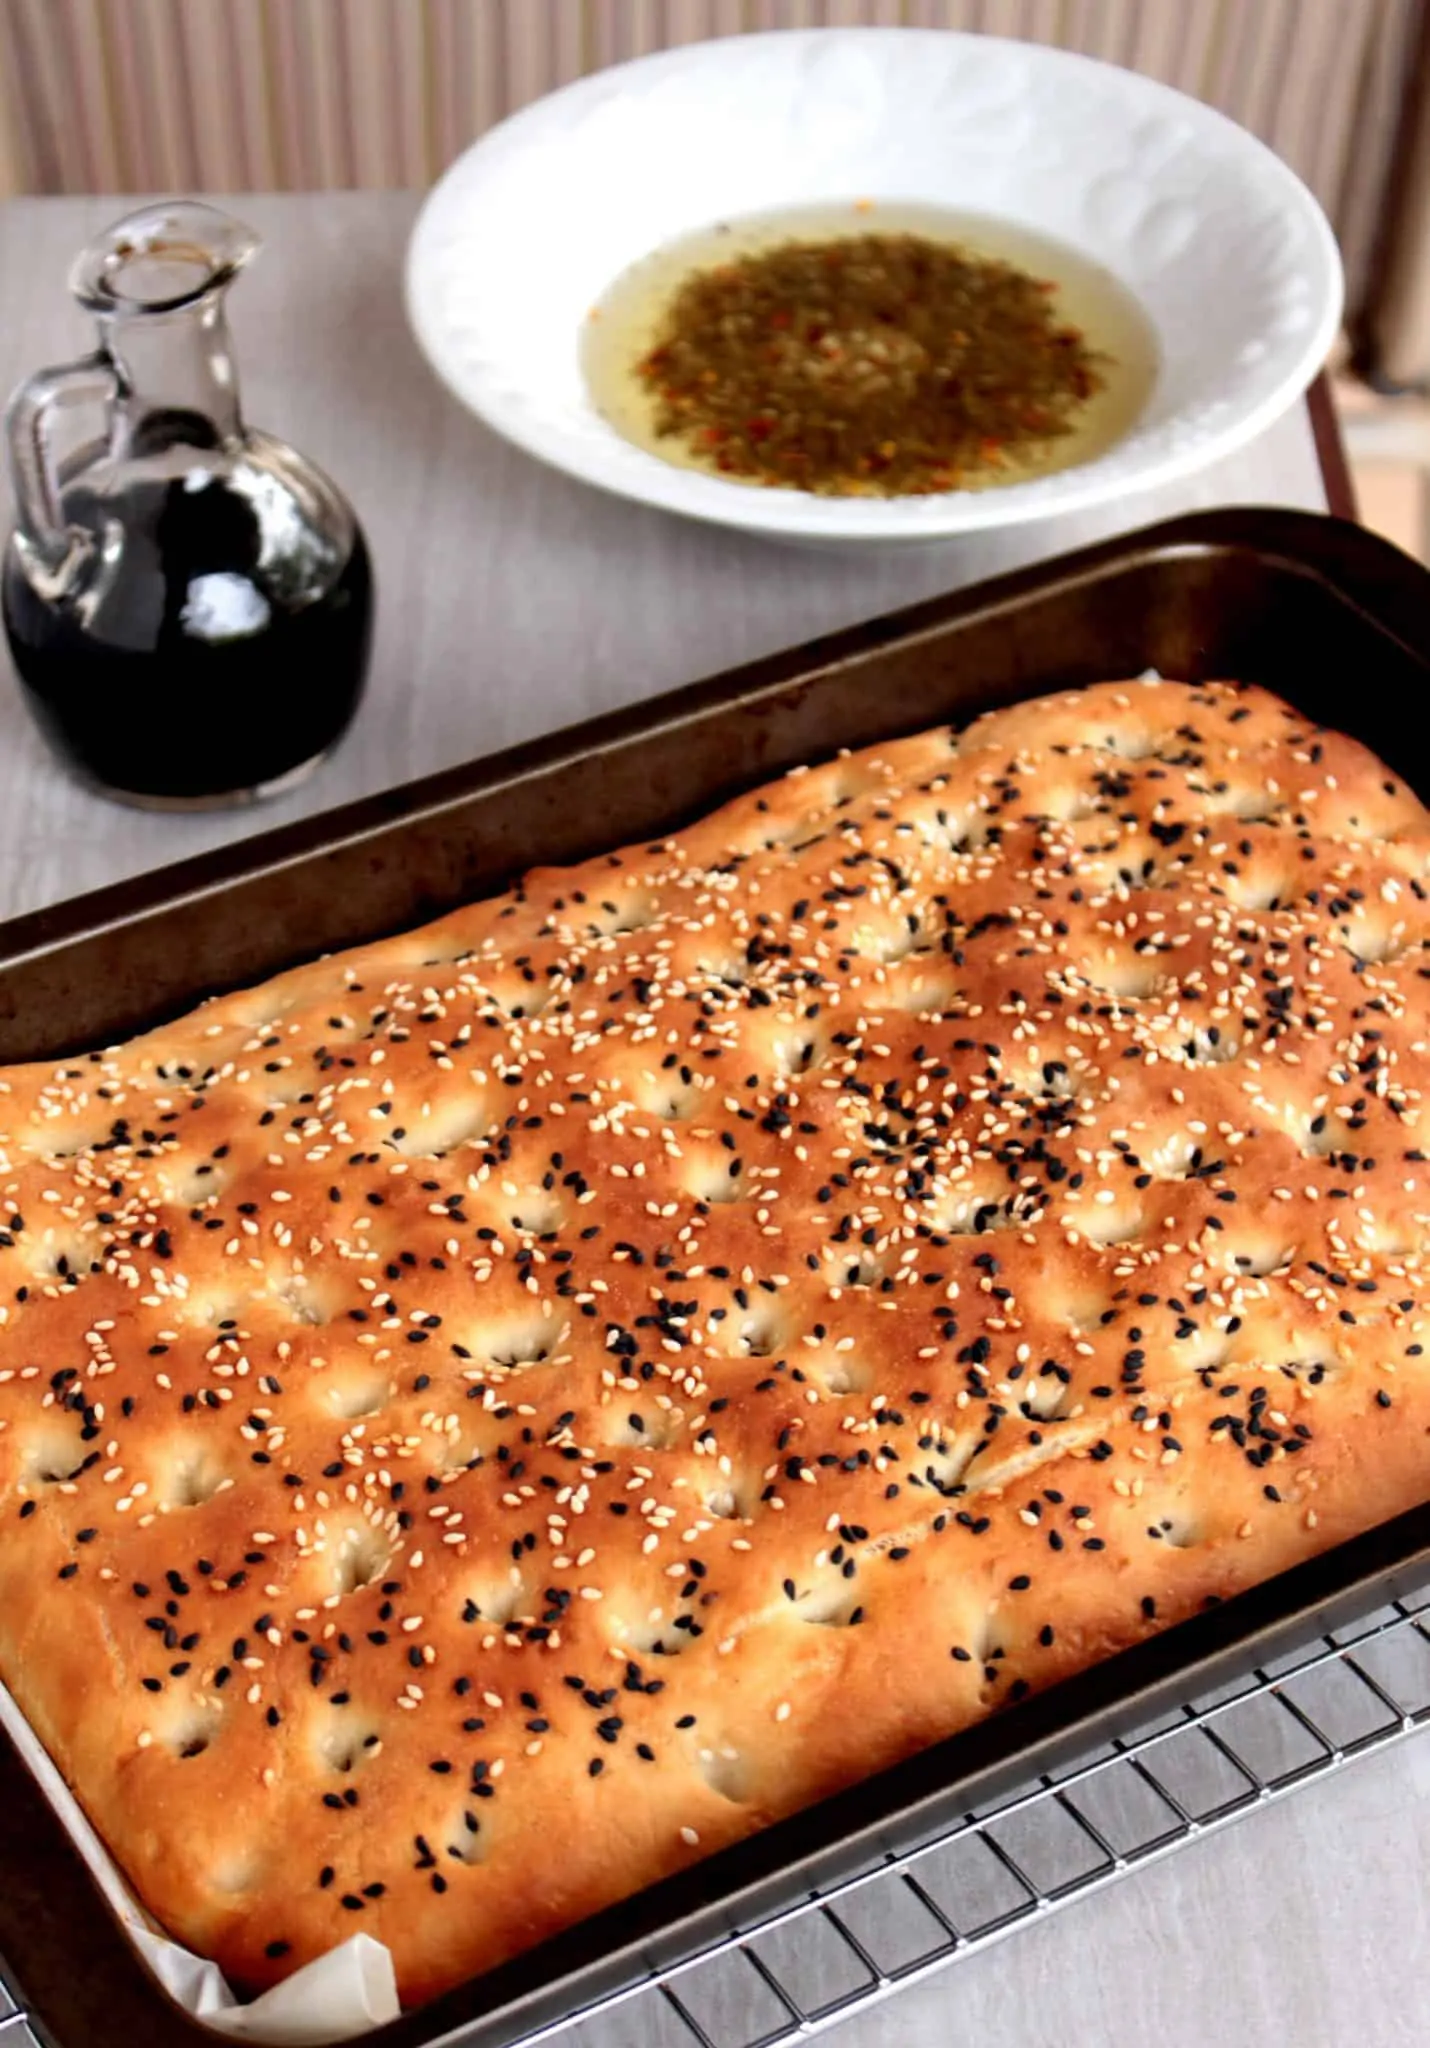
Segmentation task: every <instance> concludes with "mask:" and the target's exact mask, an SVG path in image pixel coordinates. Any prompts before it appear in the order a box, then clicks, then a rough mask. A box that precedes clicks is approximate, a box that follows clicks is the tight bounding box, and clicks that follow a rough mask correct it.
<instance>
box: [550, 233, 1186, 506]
mask: <svg viewBox="0 0 1430 2048" xmlns="http://www.w3.org/2000/svg"><path fill="white" fill-rule="evenodd" d="M1157 361H1158V350H1157V341H1156V335H1155V333H1154V331H1153V328H1152V325H1151V322H1150V321H1149V319H1148V318H1147V315H1146V314H1145V313H1144V312H1143V310H1142V308H1141V306H1140V305H1139V304H1138V303H1137V301H1136V299H1135V298H1134V297H1133V296H1132V294H1131V293H1130V292H1129V291H1128V290H1127V289H1126V288H1125V287H1124V286H1123V285H1121V284H1119V283H1118V281H1117V280H1116V279H1115V278H1114V277H1113V276H1112V275H1111V274H1110V273H1109V272H1107V271H1106V270H1104V269H1102V268H1101V266H1100V265H1098V264H1095V263H1093V262H1091V261H1090V260H1089V259H1088V258H1086V257H1084V256H1081V255H1079V254H1078V253H1077V252H1076V251H1075V250H1072V249H1069V248H1067V247H1065V246H1064V245H1063V244H1061V243H1058V242H1054V241H1051V240H1050V239H1049V238H1047V237H1046V236H1043V235H1040V234H1037V233H1034V232H1033V231H1032V230H1029V229H1026V228H1021V227H1016V226H1014V225H1012V224H1011V223H1008V222H1005V221H998V220H993V219H990V218H987V217H984V216H980V215H975V214H963V213H954V212H951V211H948V210H945V209H943V208H939V207H932V206H925V205H915V204H911V203H910V204H902V203H899V204H895V203H885V202H882V201H881V202H878V203H877V204H876V203H872V202H868V201H858V202H846V203H842V204H824V205H820V206H805V207H799V208H787V209H784V210H781V211H779V212H772V213H765V214H758V215H750V216H747V217H745V218H742V219H737V220H731V221H726V222H721V223H719V224H718V225H717V226H715V227H712V228H706V229H703V230H701V231H700V232H698V233H696V234H693V235H688V236H684V237H682V238H680V239H678V240H676V241H673V242H670V243H668V244H666V245H665V246H664V247H662V248H660V249H657V250H655V251H654V252H653V253H651V254H650V255H647V256H644V257H642V258H640V259H639V260H638V261H637V262H636V263H634V264H632V265H631V266H630V268H629V269H627V270H626V271H625V272H623V273H622V275H621V276H620V277H618V278H617V279H616V280H615V281H614V282H613V284H612V285H611V286H610V287H609V289H608V290H607V291H606V293H605V294H604V296H603V297H602V298H601V299H600V301H599V302H598V304H597V305H596V306H595V307H593V308H592V312H591V316H590V319H589V320H588V322H587V323H586V328H585V332H584V335H583V337H582V364H583V369H584V372H585V376H586V381H587V385H588V388H589V390H590V393H591V397H592V400H593V402H594V404H595V406H596V408H597V410H598V411H599V412H600V413H601V414H602V415H603V417H604V418H605V419H606V420H607V422H608V423H609V424H610V425H611V426H612V427H613V428H614V429H615V430H616V431H617V432H618V433H619V434H621V435H622V436H624V438H625V439H627V440H628V441H632V442H634V443H635V444H636V446H638V447H640V448H644V449H647V450H649V451H650V452H651V453H653V454H656V455H659V456H660V457H661V458H662V459H663V460H665V461H667V462H672V463H675V464H677V465H679V466H681V467H684V468H690V469H697V470H702V471H704V472H706V473H708V474H710V475H713V476H718V477H722V478H725V479H727V480H730V481H735V482H741V483H753V484H763V485H770V486H774V487H776V488H785V489H798V490H805V491H814V492H819V493H823V494H829V495H838V496H856V495H862V496H905V495H912V494H918V493H928V492H942V491H950V490H986V489H989V488H993V487H996V486H999V485H1007V484H1013V483H1022V482H1024V481H1026V480H1028V479H1029V478H1032V477H1038V476H1046V475H1050V474H1051V473H1053V472H1054V471H1057V470H1062V469H1070V468H1072V467H1074V466H1075V465H1076V464H1079V463H1085V462H1088V461H1091V460H1092V459H1093V458H1094V457H1096V456H1098V455H1101V454H1102V453H1104V451H1105V450H1106V449H1108V448H1110V447H1111V446H1112V445H1113V444H1114V443H1115V442H1116V441H1118V440H1119V439H1120V438H1121V437H1122V435H1123V434H1125V433H1126V432H1127V430H1128V429H1129V428H1130V427H1131V426H1132V424H1133V422H1134V421H1135V420H1136V419H1137V417H1138V415H1139V414H1140V413H1141V411H1142V409H1143V407H1144V405H1145V404H1146V402H1147V398H1148V395H1149V394H1150V392H1151V390H1152V387H1153V384H1154V383H1155V381H1156V374H1157Z"/></svg>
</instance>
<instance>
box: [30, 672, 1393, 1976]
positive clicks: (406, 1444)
mask: <svg viewBox="0 0 1430 2048" xmlns="http://www.w3.org/2000/svg"><path fill="white" fill-rule="evenodd" d="M1428 864H1430V829H1427V816H1426V812H1425V811H1424V809H1423V808H1422V806H1421V805H1420V803H1419V802H1418V801H1417V799H1416V798H1415V797H1414V796H1413V795H1412V794H1411V792H1410V791H1408V790H1407V789H1405V788H1404V787H1403V786H1402V785H1401V784H1400V783H1399V782H1398V781H1397V780H1396V779H1395V778H1394V777H1392V776H1391V775H1390V774H1389V773H1388V772H1387V771H1386V770H1385V769H1384V768H1383V767H1382V766H1381V765H1380V764H1379V763H1378V762H1377V761H1376V760H1375V759H1374V757H1373V756H1372V755H1371V754H1369V753H1368V752H1367V751H1366V750H1365V749H1364V748H1362V747H1361V746H1359V745H1357V744H1356V743H1354V742H1352V741H1349V740H1347V739H1344V738H1340V737H1337V736H1336V735H1334V734H1331V733H1328V732H1326V731H1323V730H1320V729H1318V728H1316V727H1314V726H1313V725H1312V724H1311V723H1310V722H1309V721H1308V720H1307V719H1305V718H1304V717H1303V716H1301V715H1300V714H1298V713H1295V712H1293V711H1291V710H1289V709H1288V708H1287V707H1286V706H1285V705H1283V704H1281V703H1280V702H1278V701H1277V700H1276V699H1274V698H1273V697H1270V696H1268V695H1266V694H1265V693H1264V692H1262V691H1260V690H1257V689H1242V688H1238V687H1236V686H1233V685H1229V684H1220V683H1218V684H1209V685H1205V686H1198V687H1190V686H1187V685H1182V684H1176V683H1110V684H1103V685H1099V686H1096V687H1093V688H1090V689H1086V690H1082V691H1078V692H1075V693H1072V694H1068V695H1064V696H1057V697H1047V698H1043V699H1041V700H1039V701H1035V702H1030V703H1027V704H1023V705H1020V706H1018V707H1017V708H1015V709H1012V710H1007V711H1001V712H996V713H993V714H990V715H988V716H986V717H984V718H982V719H979V720H977V721H976V722H975V723H974V724H972V725H971V726H970V727H969V728H968V729H967V730H966V731H965V732H963V733H962V734H959V735H951V734H950V733H949V732H948V731H947V730H946V729H941V730H938V731H934V732H930V733H925V734H922V735H920V736H918V737H916V738H913V739H902V740H897V741H893V742H890V743H889V744H887V745H882V746H877V747H874V748H872V749H870V750H868V751H867V752H864V753H860V754H854V755H851V756H845V757H842V758H840V759H838V760H837V761H834V762H831V763H829V764H828V765H826V766H823V767H818V768H814V769H811V770H809V771H806V772H796V773H794V774H792V775H789V776H787V777H785V778H784V779H783V780H781V781H779V782H777V783H775V784H773V785H771V786H770V787H769V788H767V789H765V790H764V791H762V792H757V793H755V794H753V795H749V796H744V797H741V798H740V799H738V800H737V801H735V802H733V803H731V804H729V805H727V806H726V807H725V808H724V809H723V810H721V811H719V812H717V813H716V814H715V815H713V816H712V817H710V818H707V819H706V820H704V821H703V822H701V823H699V824H697V825H694V826H692V827H691V828H690V829H689V830H687V831H684V832H681V833H678V834H677V835H675V836H674V837H673V838H670V839H668V840H663V841H661V842H659V843H658V844H654V845H649V846H643V847H637V848H633V849H627V850H626V851H624V852H621V853H618V854H612V855H610V856H608V857H604V858H600V859H596V860H592V861H589V862H587V863H586V864H585V865H583V866H581V867H577V868H572V869H567V870H539V871H537V872H535V873H533V874H531V875H529V876H528V877H527V879H526V880H525V882H524V883H523V884H522V886H521V887H520V888H518V889H517V890H515V891H514V892H512V893H510V894H508V895H505V896H502V897H499V898H495V899H493V900H491V901H488V902H482V903H477V904H474V905H472V906H471V907H470V908H467V909H463V910H460V911H457V912H455V913H453V914H452V915H451V916H449V917H446V918H443V919H442V920H440V921H439V922H438V923H436V924H433V925H430V926H429V927H428V928H427V929H426V930H424V931H421V932H418V933H415V934H412V935H409V936H404V937H402V938H399V939H394V940H390V941H383V942H381V943H378V944H374V945H371V946H367V947H363V948H359V949H358V950H356V951H354V952H350V953H347V954H344V955H342V956H340V957H336V958H331V959H327V960H323V961H320V962H318V963H316V964H314V965H312V966H309V967H305V968H302V969H299V970H297V971H294V972H291V973H287V974H283V975H281V976H279V977H278V978H277V979H275V980H273V981H271V982H269V983H268V984H266V985H265V986H264V987H261V988H257V989H252V990H248V991H246V992H244V993H241V994H238V995H232V996H225V997H222V998H219V999H218V1000H216V1001H213V1002H210V1003H208V1004H207V1005H205V1006H204V1007H203V1008H201V1009H199V1010H197V1011H196V1012H194V1014H193V1015H191V1016H189V1017H187V1018H185V1019H183V1020H182V1021H181V1022H179V1023H176V1024H173V1025H170V1026H165V1027H164V1028H162V1029H161V1030H158V1031H156V1032H153V1033H151V1034H149V1035H148V1036H146V1037H143V1038H140V1039H137V1040H135V1041H134V1042H133V1043H131V1044H129V1045H126V1046H121V1047H118V1048H116V1049H113V1050H110V1051H107V1052H104V1053H94V1054H91V1055H89V1056H88V1057H75V1058H70V1059H66V1060H65V1061H64V1062H63V1064H61V1065H55V1064H53V1063H42V1064H38V1065H31V1066H25V1067H20V1068H12V1069H10V1070H8V1071H7V1072H5V1073H4V1074H3V1075H0V1678H3V1680H4V1681H5V1683H6V1684H7V1685H8V1686H9V1687H10V1689H11V1690H12V1692H13V1693H14V1695H15V1697H16V1699H17V1700H18V1702H19V1705H20V1707H21V1709H22V1711H23V1712H24V1713H25V1714H26V1715H27V1716H28V1718H29V1720H30V1722H31V1723H32V1724H33V1726H34V1728H35V1729H36V1730H37V1731H38V1733H39V1735H40V1736H41V1738H42V1739H43V1741H44V1742H45V1744H46V1745H47V1747H48V1749H49V1751H50V1753H51V1754H52V1756H53V1757H54V1758H55V1760H56V1762H57V1763H58V1765H59V1766H60V1768H61V1770H62V1771H63V1772H64V1774H65V1776H66V1778H67V1779H68V1780H69V1782H70V1783H71V1785H72V1786H73V1787H74V1788H75V1790H76V1792H77V1793H78V1795H79V1798H80V1800H81V1801H82V1803H83V1805H84V1807H85V1808H86V1810H87V1812H88V1813H89V1815H90V1816H91V1818H92V1819H93V1821H94V1823H95V1824H96V1826H97V1827H98V1829H99V1831H100V1833H101V1834H102V1835H103V1837H104V1838H105V1840H106V1842H107V1843H108V1845H109V1847H110V1849H111V1850H112V1852H113V1854H114V1856H115V1858H116V1859H117V1861H118V1862H119V1864H120V1865H121V1866H122V1868H123V1869H124V1871H125V1872H126V1873H127V1875H128V1877H129V1879H130V1881H131V1882H132V1883H133V1885H134V1887H135V1888H136V1890H137V1891H138V1893H139V1894H140V1895H141V1897H142V1898H143V1899H144V1900H145V1902H146V1903H147V1904H148V1906H149V1907H150V1908H151V1910H152V1911H153V1912H154V1913H155V1914H156V1915H157V1916H158V1918H159V1919H160V1920H161V1921H162V1922H163V1923H164V1924H165V1925H166V1926H167V1927H168V1928H169V1929H170V1930H171V1931H172V1932H173V1934H174V1935H175V1936H177V1937H178V1938H179V1939H180V1940H181V1941H183V1942H185V1943H187V1944H188V1945H189V1946H190V1947H192V1948H194V1949H196V1950H198V1951H200V1952H202V1953H203V1954H205V1955H209V1956H212V1957H214V1958H215V1959H216V1960H217V1961H218V1962H219V1963H220V1964H221V1965H222V1967H223V1968H224V1970H225V1971H226V1972H227V1973H228V1974H229V1975H230V1977H231V1978H232V1980H233V1981H234V1982H235V1983H236V1984H238V1985H239V1986H241V1987H244V1988H246V1989H249V1990H251V1989H253V1988H256V1987H259V1986H262V1985H266V1984H268V1983H271V1982H273V1981H274V1980H276V1979H278V1978H281V1977H283V1976H284V1975H285V1974H287V1973H288V1972H290V1971H291V1970H292V1969H294V1968H295V1967H296V1966H297V1965H299V1964H301V1963H303V1962H305V1961H307V1960H309V1959H310V1958H312V1957H314V1956H317V1955H320V1954H321V1953H323V1952H324V1951H325V1950H327V1949H329V1948H331V1947H332V1946H333V1945H334V1944H335V1943H337V1942H339V1941H341V1940H342V1939H344V1938H345V1937H346V1936H348V1935H350V1934H352V1933H354V1932H356V1931H359V1930H361V1931H365V1932H367V1933H369V1934H371V1935H373V1936H375V1937H376V1938H377V1939H378V1940H380V1941H382V1942H385V1943H386V1944H387V1945H388V1947H389V1948H390V1949H391V1951H392V1954H393V1957H394V1959H395V1962H396V1968H397V1975H398V1981H399V1985H400V1988H401V1991H402V1995H403V1997H404V1998H405V1999H407V2000H409V2001H415V2000H419V1999H421V1998H423V1997H425V1996H427V1995H429V1994H431V1993H433V1992H436V1991H438V1990H440V1989H442V1988H443V1987H445V1986H449V1985H451V1984H454V1983H456V1982H458V1981H460V1980H461V1979H463V1978H466V1977H468V1976H470V1975H471V1974H473V1973H474V1972H477V1971H480V1970H483V1969H486V1968H488V1967H490V1966H491V1965H493V1964H495V1963H497V1962H499V1961H501V1960H502V1959H504V1958H506V1957H509V1956H512V1955H513V1954H515V1953H517V1952H518V1951H520V1950H522V1949H524V1948H526V1947H528V1946H529V1945H530V1944H532V1943H534V1942H537V1941H539V1940H541V1939H542V1938H543V1937H544V1936H547V1935H550V1934H551V1933H553V1932H554V1931H556V1930H557V1929H559V1928H562V1927H564V1926H567V1925H568V1924H570V1923H572V1922H574V1921H576V1920H578V1919H580V1918H581V1917H582V1916H584V1915H587V1914H589V1913H591V1912H593V1911H595V1910H596V1909H597V1908H599V1907H602V1906H604V1905H607V1904H609V1903H611V1902H613V1901H615V1900H617V1899H619V1898H621V1897H623V1896H625V1895H627V1894H629V1893H631V1892H633V1891H635V1890H636V1889H638V1888H639V1887H641V1886H644V1885H648V1884H650V1883H652V1882H654V1881H655V1880H657V1879H659V1878H661V1877H662V1876H664V1875H665V1874H667V1873H668V1872H671V1871H675V1870H678V1869H680V1868H681V1867H683V1866H685V1865H688V1864H691V1863H693V1862H695V1861H696V1860H697V1859H699V1858H701V1857H703V1856H705V1855H707V1854H709V1853H710V1852H711V1851H712V1850H714V1849H716V1848H718V1847H720V1846H721V1845H722V1844H725V1843H728V1842H731V1841H733V1840H735V1839H737V1838H739V1837H741V1836H745V1835H748V1834H749V1833H750V1832H751V1831H752V1830H754V1829H757V1828H759V1827H761V1826H762V1825H764V1824H765V1823H767V1822H769V1821H770V1820H772V1819H773V1818H775V1817H777V1816H779V1815H781V1814H785V1813H788V1812H790V1811H791V1810H792V1809H794V1808H797V1807H800V1806H803V1805H805V1804H806V1803H808V1802H809V1801H811V1800H814V1799H817V1798H819V1797H820V1796H821V1795H823V1794H826V1793H828V1792H830V1791H832V1790H834V1789H835V1788H837V1787H839V1786H843V1785H847V1784H849V1783H850V1782H851V1781H853V1780H856V1779H858V1778H861V1777H863V1776H865V1775H867V1774H868V1773H869V1772H871V1771H873V1770H875V1769H877V1768H879V1767H880V1766H883V1765H887V1764H890V1763H892V1762H894V1761H895V1760H896V1759H899V1758H901V1757H905V1756H908V1755H909V1754H910V1753H911V1752H913V1751H916V1750H918V1749H920V1748H922V1747H923V1746H924V1745H926V1744H928V1743H931V1742H934V1741H936V1740H938V1738H940V1737H941V1736H946V1735H948V1734H950V1733H952V1732H953V1731H955V1730H957V1729H960V1728H962V1727H964V1726H966V1725H967V1724H968V1723H970V1722H973V1721H976V1720H977V1719H979V1718H980V1717H981V1716H983V1715H986V1714H988V1713H990V1712H992V1711H994V1710H996V1709H998V1708H1000V1707H1002V1706H1004V1705H1005V1704H1007V1703H1009V1702H1012V1701H1016V1700H1017V1699H1019V1698H1021V1697H1022V1696H1024V1695H1025V1694H1026V1693H1027V1692H1029V1690H1030V1689H1034V1688H1041V1687H1045V1686H1047V1685H1049V1684H1051V1683H1052V1682H1053V1681H1055V1680H1057V1679H1059V1678H1060V1677H1062V1676H1064V1675H1065V1674H1067V1673H1069V1672H1074V1671H1077V1670H1079V1669H1080V1668H1082V1667H1084V1666H1086V1665H1088V1664H1089V1663H1091V1662H1092V1661H1093V1660H1095V1659H1098V1658H1102V1657H1105V1656H1107V1655H1109V1654H1110V1653H1111V1652H1113V1651H1116V1650H1117V1649H1119V1648H1121V1647H1122V1646H1124V1645H1127V1644H1131V1643H1135V1642H1136V1641H1138V1640H1139V1639H1140V1638H1142V1637H1144V1636H1146V1635H1147V1634H1149V1633H1150V1632H1152V1631H1154V1630H1157V1629H1161V1628H1163V1627H1165V1626H1167V1625H1168V1624H1169V1623H1172V1622H1175V1621H1177V1620H1178V1619H1179V1618H1181V1617H1183V1616H1186V1615H1189V1614H1191V1613H1193V1612H1194V1611H1196V1610H1198V1609H1200V1608H1202V1607H1203V1606H1205V1605H1206V1604H1207V1603H1209V1602H1211V1601H1214V1600H1218V1599H1223V1598H1225V1597H1227V1596H1228V1595H1231V1594H1234V1593H1235V1592H1237V1591H1238V1590H1239V1589H1241V1588H1243V1587H1246V1586H1248V1585H1251V1584H1252V1583H1254V1582H1256V1581H1258V1580H1260V1579H1263V1578H1265V1577H1266V1576H1267V1575H1268V1574H1270V1573H1273V1572H1276V1571H1279V1570H1281V1569H1282V1568H1283V1567H1285V1566H1287V1565H1289V1564H1291V1563H1293V1562H1294V1561H1295V1560H1297V1559H1300V1558H1304V1557H1306V1556H1307V1555H1309V1554H1311V1553H1312V1552H1315V1551H1317V1550H1320V1549H1322V1548H1323V1547H1325V1546H1327V1545H1329V1544H1333V1543H1336V1542H1338V1541H1340V1540H1342V1539H1343V1538H1345V1537H1347V1536H1349V1535H1350V1534H1352V1533H1353V1532H1355V1531H1358V1530H1361V1529H1364V1528H1366V1527H1367V1526H1369V1525H1371V1524H1373V1523H1376V1522H1378V1521H1380V1520H1383V1519H1384V1518H1386V1517H1388V1516H1390V1515H1391V1514H1393V1513H1395V1512H1397V1511H1398V1510H1401V1509H1403V1508H1405V1507H1407V1506H1408V1505H1410V1504H1412V1503H1414V1502H1418V1501H1420V1500H1421V1499H1422V1498H1424V1497H1425V1495H1426V1493H1427V1491H1430V1485H1427V1482H1430V1437H1427V1429H1430V1370H1427V1366H1426V1360H1425V1357H1424V1354H1423V1346H1424V1342H1425V1339H1426V1329H1427V1322H1428V1321H1430V1317H1427V1312H1426V1307H1425V1300H1424V1287H1423V1258H1424V1251H1425V1246H1426V1242H1427V1218H1430V1162H1427V1151H1426V1148H1427V1147H1430V1094H1427V1076H1430V1057H1427V1046H1426V1022H1425V991H1426V988H1427V982H1426V979H1425V976H1426V973H1427V965H1426V964H1422V963H1426V962H1427V961H1430V954H1427V952H1426V950H1425V940H1426V935H1427V905H1426V895H1425V888H1424V878H1425V877H1426V875H1427V865H1428Z"/></svg>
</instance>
